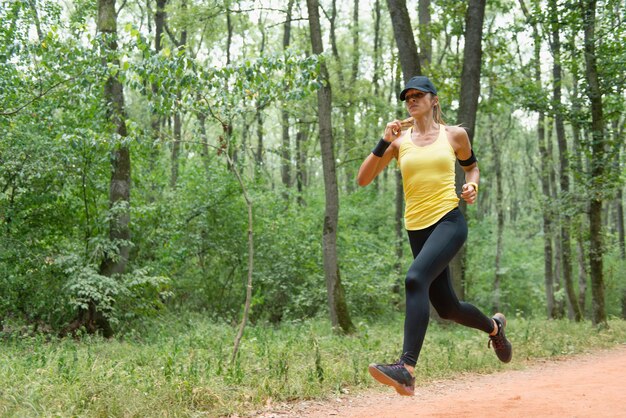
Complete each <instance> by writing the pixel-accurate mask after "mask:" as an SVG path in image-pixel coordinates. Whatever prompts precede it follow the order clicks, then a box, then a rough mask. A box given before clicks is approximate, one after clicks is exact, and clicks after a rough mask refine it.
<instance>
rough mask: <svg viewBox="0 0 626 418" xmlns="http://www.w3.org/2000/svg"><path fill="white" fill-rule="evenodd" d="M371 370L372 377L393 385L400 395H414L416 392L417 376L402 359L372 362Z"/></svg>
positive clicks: (384, 383)
mask: <svg viewBox="0 0 626 418" xmlns="http://www.w3.org/2000/svg"><path fill="white" fill-rule="evenodd" d="M369 372H370V374H371V375H372V377H373V378H374V379H376V380H378V381H379V382H380V383H382V384H383V385H388V386H393V387H394V388H395V389H396V392H398V393H399V394H400V395H403V396H413V395H414V394H415V378H414V377H413V376H411V373H409V371H408V370H407V369H406V367H404V362H403V361H402V360H400V361H398V362H397V363H393V364H374V363H372V364H370V366H369Z"/></svg>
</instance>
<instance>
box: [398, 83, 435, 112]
mask: <svg viewBox="0 0 626 418" xmlns="http://www.w3.org/2000/svg"><path fill="white" fill-rule="evenodd" d="M404 100H405V104H406V109H407V110H408V111H409V113H410V114H411V116H414V114H421V113H426V112H428V111H431V110H432V109H433V107H435V106H436V105H437V96H433V95H432V94H431V93H426V92H423V91H419V90H415V89H410V90H409V91H408V92H407V93H406V96H404Z"/></svg>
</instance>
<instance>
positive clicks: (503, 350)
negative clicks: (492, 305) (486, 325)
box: [487, 313, 513, 363]
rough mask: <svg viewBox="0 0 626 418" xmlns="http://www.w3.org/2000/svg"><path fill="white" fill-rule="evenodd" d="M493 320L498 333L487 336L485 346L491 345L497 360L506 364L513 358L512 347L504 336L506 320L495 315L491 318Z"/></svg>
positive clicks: (500, 315) (501, 315)
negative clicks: (487, 339)
mask: <svg viewBox="0 0 626 418" xmlns="http://www.w3.org/2000/svg"><path fill="white" fill-rule="evenodd" d="M493 320H494V321H496V323H497V324H498V333H497V334H496V335H493V336H491V335H490V336H489V343H488V344H487V346H488V347H491V346H492V345H493V349H494V351H495V352H496V356H498V359H500V361H501V362H503V363H508V362H509V361H511V358H512V357H513V347H512V346H511V343H510V342H509V340H507V339H506V335H505V334H504V328H505V327H506V318H505V317H504V315H503V314H501V313H497V314H495V315H494V316H493Z"/></svg>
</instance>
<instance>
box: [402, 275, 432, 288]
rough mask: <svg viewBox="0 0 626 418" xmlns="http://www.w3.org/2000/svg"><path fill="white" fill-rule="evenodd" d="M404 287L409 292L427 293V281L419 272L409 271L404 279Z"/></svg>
mask: <svg viewBox="0 0 626 418" xmlns="http://www.w3.org/2000/svg"><path fill="white" fill-rule="evenodd" d="M404 287H405V288H406V290H408V291H426V290H427V287H426V279H425V277H424V274H423V273H421V272H420V271H418V270H409V272H408V273H407V274H406V278H405V279H404Z"/></svg>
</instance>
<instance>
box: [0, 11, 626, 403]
mask: <svg viewBox="0 0 626 418" xmlns="http://www.w3.org/2000/svg"><path fill="white" fill-rule="evenodd" d="M625 19H626V7H625V6H624V2H623V1H620V0H515V1H505V0H492V1H486V0H469V1H456V0H417V1H407V0H387V1H386V2H384V1H381V0H374V1H369V2H365V1H362V0H361V1H360V0H353V1H348V0H307V1H306V2H304V1H296V0H288V1H275V0H117V1H116V0H2V1H1V2H0V22H1V24H0V341H13V339H15V338H26V336H28V338H35V339H37V341H39V339H41V341H50V339H56V338H61V343H60V344H72V341H77V343H78V341H79V340H81V339H83V340H84V341H90V339H91V338H98V336H100V337H103V338H105V339H112V340H115V339H118V340H119V341H122V340H123V339H125V338H126V339H132V338H137V339H138V340H141V341H144V342H145V341H148V340H150V338H151V337H149V334H150V332H149V331H147V330H148V329H152V330H154V327H157V328H158V327H166V325H163V324H169V325H167V326H168V327H172V328H173V327H180V329H181V330H185V329H187V330H189V329H193V326H192V325H189V324H187V325H185V321H191V322H193V321H196V320H200V318H201V320H202V321H206V322H203V324H204V325H203V326H204V327H208V328H206V329H207V331H206V332H207V333H209V334H211V333H214V334H215V335H220V336H222V335H224V336H226V337H225V338H227V340H228V341H227V342H225V343H224V347H222V346H220V348H219V352H220V353H222V350H223V352H224V353H223V357H224V360H223V361H224V364H227V363H228V361H231V364H232V362H235V361H236V359H237V356H238V355H245V353H239V354H238V351H242V352H244V351H245V350H246V346H245V344H246V341H249V343H250V344H252V342H251V340H249V339H250V338H253V337H252V336H253V335H254V336H255V337H254V339H255V341H256V339H257V338H259V339H261V340H262V339H263V338H266V337H262V336H261V335H262V333H261V332H260V331H258V329H257V328H256V327H269V328H267V329H270V330H280V329H291V327H295V326H297V325H298V324H310V323H311V322H309V321H314V322H312V324H315V325H310V326H311V327H326V328H328V329H330V330H332V332H333V334H332V335H333V336H332V337H329V338H333V339H334V338H337V339H338V340H337V341H343V340H341V338H351V337H350V336H353V335H357V336H362V335H363V327H377V326H379V325H380V324H381V322H382V323H384V322H385V321H390V322H391V321H394V320H395V319H390V318H396V316H397V315H401V314H402V312H403V311H404V279H405V274H406V269H407V267H408V265H409V264H410V262H411V256H410V254H411V251H410V248H409V246H408V242H407V239H406V230H405V229H404V225H403V210H404V202H403V191H402V179H401V177H400V171H399V170H398V168H397V165H396V164H395V163H394V164H391V165H390V166H389V167H388V168H387V169H386V170H385V171H384V172H383V173H381V175H380V176H379V177H377V178H376V179H375V181H374V182H373V184H371V185H369V186H367V187H359V186H358V184H357V182H356V174H357V171H358V169H359V166H360V164H361V162H362V161H363V159H364V158H365V157H366V156H367V155H368V154H369V153H370V152H371V150H372V148H373V147H374V146H375V145H376V143H377V141H378V139H379V138H380V137H381V135H382V132H383V130H384V127H385V125H386V123H387V122H389V121H392V120H395V119H404V118H406V117H407V116H408V115H407V113H406V110H405V108H404V106H403V103H402V102H401V101H400V100H399V97H398V94H399V92H400V91H401V90H402V87H403V86H404V83H405V82H406V81H407V80H408V79H410V78H411V77H412V76H415V75H426V76H428V77H430V78H431V79H432V80H433V82H434V83H435V84H436V85H437V88H438V91H439V93H438V95H439V100H440V103H441V107H442V111H443V117H444V120H445V121H446V123H447V124H449V125H460V126H462V127H463V128H465V129H466V130H467V132H468V135H469V138H470V141H471V143H472V147H473V149H474V150H475V153H476V156H477V158H478V164H479V167H480V173H481V178H480V192H479V195H478V199H477V202H476V203H475V204H474V205H464V204H462V205H461V209H462V211H463V212H464V213H465V215H466V218H467V219H468V224H469V238H468V241H467V243H466V245H465V247H464V249H463V251H462V252H461V253H459V254H458V256H457V258H456V259H455V260H454V262H453V264H452V273H453V279H454V285H455V289H456V291H457V294H458V295H459V297H460V298H461V299H466V300H468V301H472V303H474V304H476V305H477V306H479V307H480V308H481V309H484V310H485V311H488V312H492V311H493V312H496V311H502V312H505V313H507V315H509V316H510V317H512V318H519V320H520V321H521V322H520V324H521V323H525V322H523V321H528V320H531V319H532V318H537V319H538V320H539V319H540V320H542V321H543V320H549V321H554V323H568V324H569V323H573V324H576V323H582V324H581V325H580V326H581V327H589V328H585V329H590V330H595V331H590V332H604V331H603V330H606V329H607V328H620V327H622V325H611V324H622V323H623V319H626V280H625V279H624V273H623V271H624V268H626V238H625V232H624V193H623V191H624V187H625V180H626V176H625V174H626V171H625V169H624V165H625V163H626V153H625V139H626V112H625V109H626V88H625V87H626V70H625V69H626V45H625V44H624V39H626V22H625ZM461 181H462V172H461V170H460V168H459V167H457V183H458V184H459V187H458V188H459V189H460V184H462V183H461ZM180 318H187V319H185V320H183V319H180ZM432 320H433V321H435V322H437V321H438V320H437V319H436V318H435V317H433V319H432ZM179 321H180V322H179ZM613 321H618V322H613ZM542 323H543V322H542ZM549 323H550V322H548V324H549ZM158 324H161V325H158ZM306 326H307V325H305V328H304V329H305V330H306V329H308V328H306ZM435 326H436V327H438V326H440V325H435ZM546 326H548V327H550V326H551V325H546ZM573 326H574V325H573ZM567 327H569V325H568V326H567ZM248 328H249V330H248ZM567 329H569V328H567ZM272 332H274V331H272ZM277 332H278V331H277ZM303 332H307V331H303ZM572 333H574V331H572ZM168 335H169V334H168ZM342 336H343V337H342ZM346 336H347V337H346ZM70 337H72V338H70ZM172 338H173V337H172ZM190 338H191V337H190ZM216 338H217V337H216ZM267 338H269V337H267ZM294 338H295V337H294ZM357 338H358V337H357ZM397 338H400V337H399V335H398V336H397ZM142 339H143V340H142ZM233 342H234V348H233ZM311 344H312V345H311V347H314V351H315V353H317V354H316V356H320V355H322V354H320V353H322V352H320V351H319V347H321V346H323V342H319V341H317V340H315V339H314V338H313V340H312V342H311ZM338 344H343V343H338ZM64 347H65V345H64ZM249 347H250V346H248V348H249ZM308 349H309V350H310V349H311V348H308ZM72 350H74V349H72ZM557 351H558V350H557ZM68 356H69V354H68ZM63 358H64V359H65V357H63ZM68 358H70V357H68ZM316 359H318V357H316ZM59 361H60V360H59ZM65 361H66V360H63V362H64V363H63V364H65ZM67 361H69V360H67ZM59 364H60V363H59ZM219 364H220V366H219V368H218V369H219V370H222V366H221V365H222V360H220V363H219ZM55 367H57V368H59V370H61V369H60V367H61V366H59V365H58V364H57V365H56V366H55ZM207 367H208V366H207ZM224 367H226V366H224ZM277 367H278V366H277ZM283 367H284V365H283ZM312 367H313V369H312V370H313V371H312V372H311V373H312V375H311V376H318V378H319V376H320V375H319V373H320V370H321V366H320V363H319V362H318V361H317V360H316V363H315V365H314V366H312ZM278 369H279V370H282V369H280V367H278ZM274 370H276V369H274ZM285 370H286V369H285ZM68 373H71V372H68ZM229 373H234V375H231V377H232V376H238V375H237V373H240V371H237V370H236V369H235V371H232V370H231V372H229ZM285 373H287V372H286V371H285ZM218 374H219V373H218ZM240 378H241V376H240ZM312 379H313V380H315V378H312ZM322 380H323V379H319V382H320V383H321V381H322ZM190 390H191V389H190ZM277 391H280V390H278V389H277ZM194 393H196V392H194ZM190 396H191V395H190ZM273 396H274V397H275V398H276V397H277V396H276V394H274V395H273ZM289 396H300V395H294V394H292V395H289ZM289 396H286V397H287V398H288V397H289ZM259 402H262V401H259ZM1 406H2V402H0V407H1ZM229 411H230V410H229ZM48 412H50V411H48ZM109 412H111V411H109ZM44 414H45V412H44ZM113 415H115V413H113ZM122 415H123V414H122Z"/></svg>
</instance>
